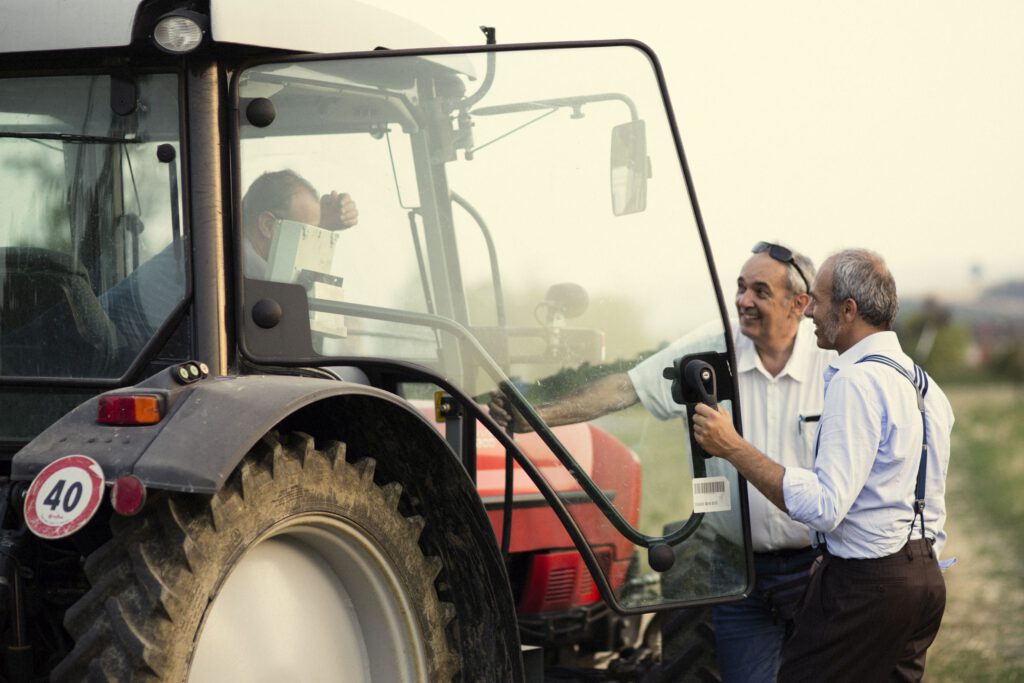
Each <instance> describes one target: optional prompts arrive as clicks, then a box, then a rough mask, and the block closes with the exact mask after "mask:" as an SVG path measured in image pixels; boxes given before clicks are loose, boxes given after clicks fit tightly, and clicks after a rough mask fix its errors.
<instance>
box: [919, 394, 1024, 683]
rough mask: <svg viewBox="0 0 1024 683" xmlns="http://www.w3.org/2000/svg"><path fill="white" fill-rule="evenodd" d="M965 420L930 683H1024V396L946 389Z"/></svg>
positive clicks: (955, 452) (957, 437) (951, 493)
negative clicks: (952, 559)
mask: <svg viewBox="0 0 1024 683" xmlns="http://www.w3.org/2000/svg"><path fill="white" fill-rule="evenodd" d="M947 394H948V395H949V398H950V402H951V403H952V404H953V410H954V413H955V414H956V425H955V426H954V428H953V449H952V457H951V461H950V473H949V477H948V492H947V496H946V498H947V510H948V514H949V521H948V522H947V525H946V529H947V531H948V533H949V543H948V545H947V546H946V551H945V552H944V555H945V556H946V557H954V556H955V557H958V559H959V562H958V564H957V565H955V566H954V567H953V568H952V569H950V570H949V571H948V572H947V573H946V590H947V605H946V614H945V617H944V618H943V623H942V629H941V630H940V631H939V636H938V638H937V639H936V641H935V643H934V645H932V648H931V649H930V650H929V656H928V669H927V671H928V676H927V678H928V680H931V681H942V682H949V683H953V682H960V681H963V682H965V683H969V682H974V681H979V682H980V681H1000V682H1003V681H1024V572H1022V571H1021V566H1022V563H1024V388H1021V387H1016V388H1015V387H1010V386H1000V385H993V386H977V387H957V386H952V387H947Z"/></svg>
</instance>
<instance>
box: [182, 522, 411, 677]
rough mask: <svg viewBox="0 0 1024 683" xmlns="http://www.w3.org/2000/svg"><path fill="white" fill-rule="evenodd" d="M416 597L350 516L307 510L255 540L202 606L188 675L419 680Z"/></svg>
mask: <svg viewBox="0 0 1024 683" xmlns="http://www.w3.org/2000/svg"><path fill="white" fill-rule="evenodd" d="M426 671H427V667H426V654H425V652H424V647H423V638H422V637H421V636H420V633H419V626H418V623H417V621H416V614H415V610H414V609H413V606H412V604H411V602H410V600H409V598H408V596H407V594H406V592H405V590H404V589H403V588H402V582H401V581H400V580H399V577H398V575H397V574H396V572H395V570H394V567H393V566H392V563H391V562H390V561H389V560H388V559H387V557H386V556H385V555H384V554H383V553H382V551H381V550H380V548H379V546H378V545H377V544H376V543H374V541H373V540H372V539H371V538H370V537H369V536H368V535H367V534H366V533H365V532H364V531H363V530H362V529H361V528H360V527H358V526H357V525H355V524H353V523H351V522H349V521H347V520H342V519H339V518H334V517H326V516H321V515H315V516H312V515H307V516H303V517H299V518H295V519H292V520H289V521H287V522H284V523H282V524H280V525H278V526H277V527H275V528H274V529H271V530H270V531H269V532H268V533H266V534H265V535H264V536H263V537H262V538H261V539H259V540H258V541H257V542H256V543H254V544H253V545H252V546H250V548H249V549H248V550H247V551H246V553H245V555H243V556H242V558H241V560H240V561H239V562H238V563H237V565H236V566H235V567H234V568H233V569H232V570H231V572H230V573H229V574H228V576H227V578H226V579H225V581H224V583H223V584H222V585H221V587H220V589H219V590H218V592H217V595H216V596H215V598H214V601H213V604H212V605H211V606H210V608H209V609H208V610H207V613H206V616H205V618H204V623H203V625H202V627H201V631H200V633H199V635H198V642H197V643H196V647H195V650H194V654H193V658H192V665H191V667H190V669H189V677H188V680H189V683H213V682H215V681H216V682H218V683H219V682H222V681H227V680H244V681H253V682H257V683H258V682H262V681H266V682H267V683H270V682H271V681H272V682H273V683H285V682H288V681H296V682H299V681H302V682H306V681H342V682H344V683H350V682H352V683H355V682H360V681H370V680H378V681H425V680H426Z"/></svg>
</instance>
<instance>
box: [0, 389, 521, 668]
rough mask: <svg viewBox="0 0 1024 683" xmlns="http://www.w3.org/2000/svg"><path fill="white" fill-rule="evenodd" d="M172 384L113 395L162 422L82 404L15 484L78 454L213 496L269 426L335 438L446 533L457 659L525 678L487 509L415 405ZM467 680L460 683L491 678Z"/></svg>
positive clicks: (21, 466)
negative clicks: (125, 420)
mask: <svg viewBox="0 0 1024 683" xmlns="http://www.w3.org/2000/svg"><path fill="white" fill-rule="evenodd" d="M171 376H172V375H171V373H170V372H166V373H160V375H157V376H154V377H153V378H151V379H149V380H147V381H146V382H144V383H142V384H140V385H137V386H135V387H131V388H128V389H119V390H117V391H115V392H110V393H118V394H121V393H156V394H158V395H160V396H162V397H163V399H164V401H165V406H166V414H165V415H166V416H165V417H164V419H163V420H162V421H161V422H160V423H159V424H157V425H151V426H133V427H115V426H109V425H101V424H97V422H96V416H97V410H98V404H99V397H96V398H93V399H90V400H89V401H86V402H85V403H83V404H81V405H80V406H78V407H77V408H76V409H75V410H73V411H71V412H70V413H68V414H67V415H66V416H65V417H63V418H62V419H61V420H59V421H57V422H56V423H54V424H53V425H51V426H50V427H49V428H48V429H47V430H46V431H44V432H43V433H42V434H40V435H39V436H38V437H37V438H36V439H35V440H33V441H32V442H31V443H29V444H28V445H26V446H25V447H24V448H23V449H22V450H21V451H19V452H18V453H17V455H16V456H15V458H14V461H13V463H12V477H13V478H15V479H19V480H25V479H31V478H32V477H33V476H35V474H37V473H38V472H39V471H40V470H41V469H42V468H43V467H45V466H46V465H47V464H49V463H50V462H52V461H54V460H56V459H57V458H60V457H62V456H65V455H72V454H83V455H88V456H89V457H91V458H93V459H94V460H96V462H97V463H99V464H100V466H101V467H102V468H103V472H104V476H105V478H106V480H107V481H108V482H111V481H113V480H115V479H116V478H117V477H120V476H123V475H126V474H133V475H135V476H136V477H138V478H139V479H141V480H142V482H143V483H144V484H145V485H146V486H147V488H150V489H166V490H170V491H180V492H186V493H198V494H212V493H215V492H216V491H217V490H219V488H220V487H221V486H222V485H223V483H224V482H225V480H226V479H227V478H228V476H229V475H230V474H231V472H232V471H233V470H234V468H235V467H236V466H237V465H238V463H239V462H240V461H241V460H242V458H244V457H245V455H246V453H248V452H249V450H250V449H251V448H252V446H253V445H254V444H255V443H256V442H257V441H258V440H259V439H260V438H261V437H262V436H263V435H264V434H265V433H267V432H268V431H270V430H271V429H275V428H276V429H279V430H281V431H300V432H305V433H307V434H310V435H311V436H313V438H314V439H315V440H316V441H317V442H321V443H322V442H324V441H327V440H331V439H334V440H338V441H341V442H343V443H344V444H345V447H346V452H347V453H348V454H350V457H351V458H352V459H358V458H360V457H364V456H368V457H373V458H375V459H376V461H377V466H376V468H375V475H374V478H375V479H377V480H379V481H381V482H390V481H397V482H400V483H401V484H402V488H403V493H404V498H405V500H406V501H407V502H406V503H404V504H406V505H409V506H411V507H412V508H413V510H411V511H410V512H414V513H415V514H419V515H421V516H423V518H424V521H425V523H426V524H427V525H430V526H432V527H433V528H435V529H441V530H443V531H442V534H443V539H444V542H443V543H442V544H441V545H440V547H436V548H430V549H429V551H430V552H431V553H434V554H437V555H440V556H441V557H442V560H443V562H444V566H445V567H446V568H447V572H448V578H449V581H450V582H451V583H450V586H449V588H448V589H446V590H447V591H448V592H449V593H450V595H448V596H447V597H446V598H445V599H449V600H451V601H452V603H453V604H454V606H455V609H456V612H457V614H458V617H459V624H460V628H459V632H458V634H457V638H458V640H459V641H460V642H461V646H462V648H463V651H475V652H485V653H487V656H486V657H483V658H478V659H480V660H481V661H489V662H491V663H492V664H494V665H497V666H498V667H499V668H500V669H504V670H505V671H508V672H512V678H514V679H517V680H518V679H521V678H522V666H523V665H522V660H521V659H520V655H519V644H518V627H517V622H516V616H515V606H514V600H513V597H512V594H511V590H510V585H509V581H508V576H507V574H506V571H505V564H504V561H503V560H502V557H501V552H500V550H499V548H498V544H497V539H496V537H495V535H494V530H493V528H492V527H491V524H490V521H489V520H488V518H487V514H486V512H485V510H484V506H483V502H482V501H481V500H480V497H479V494H478V493H477V490H476V487H475V486H474V484H473V480H472V478H471V477H470V476H469V473H468V472H467V471H466V470H465V468H464V467H463V466H462V463H461V462H460V461H459V459H458V458H457V456H456V454H455V453H454V451H452V449H451V448H450V447H449V446H448V444H447V442H446V441H445V440H444V439H443V438H442V437H441V435H440V434H439V433H438V431H437V430H436V429H435V428H434V427H433V425H432V424H431V423H430V422H428V421H427V420H426V418H424V417H423V416H422V415H421V414H420V413H419V412H418V411H417V410H416V409H415V408H414V407H413V406H411V405H410V404H409V403H408V402H406V401H404V400H403V399H401V398H400V397H398V396H396V395H394V394H391V393H388V392H385V391H383V390H380V389H376V388H374V387H370V386H367V385H363V384H357V383H353V382H343V381H332V380H327V379H315V378H307V377H295V376H272V375H249V376H238V377H219V378H210V379H203V380H200V381H198V382H196V383H194V384H189V385H185V386H178V387H175V386H174V382H173V381H172V380H170V379H169V378H170V377H171ZM483 625H486V626H483ZM495 633H501V634H502V637H501V638H500V641H502V642H499V643H496V642H495ZM464 673H468V674H470V675H469V677H468V678H467V680H482V679H486V678H489V675H488V674H485V673H484V672H482V671H468V672H464Z"/></svg>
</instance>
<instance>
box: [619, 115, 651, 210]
mask: <svg viewBox="0 0 1024 683" xmlns="http://www.w3.org/2000/svg"><path fill="white" fill-rule="evenodd" d="M647 177H648V161H647V133H646V126H645V124H644V122H643V120H637V121H629V122H628V123H622V124H619V125H618V126H615V127H614V128H612V153H611V189H612V213H613V214H615V215H616V216H625V215H627V214H631V213H639V212H640V211H643V210H645V209H646V208H647Z"/></svg>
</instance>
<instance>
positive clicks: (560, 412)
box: [489, 372, 640, 432]
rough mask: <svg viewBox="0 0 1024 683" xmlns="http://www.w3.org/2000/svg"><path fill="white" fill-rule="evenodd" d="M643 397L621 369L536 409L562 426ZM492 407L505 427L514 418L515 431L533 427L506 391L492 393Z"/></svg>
mask: <svg viewBox="0 0 1024 683" xmlns="http://www.w3.org/2000/svg"><path fill="white" fill-rule="evenodd" d="M639 400H640V399H639V397H638V396H637V393H636V389H634V388H633V382H632V381H630V379H629V375H627V374H626V373H624V372H619V373H616V374H614V375H608V376H606V377H602V378H600V379H597V380H594V381H593V382H590V383H588V384H585V385H583V386H582V387H580V388H579V389H577V390H576V391H574V392H572V393H571V394H569V395H567V396H563V397H562V398H559V399H557V400H555V401H551V402H549V403H542V404H540V405H539V406H536V411H537V413H538V414H539V415H540V417H541V419H543V420H544V422H545V423H547V425H548V426H549V427H558V426H559V425H565V424H575V423H577V422H586V421H588V420H593V419H596V418H598V417H601V416H602V415H607V414H608V413H612V412H615V411H617V410H622V409H623V408H628V407H629V406H631V405H633V404H634V403H636V402H637V401H639ZM489 408H490V415H491V417H492V418H494V421H495V422H497V423H498V424H499V425H501V426H502V427H507V426H508V424H509V423H510V422H512V423H513V431H515V432H529V431H533V428H532V427H530V425H528V424H527V423H526V420H525V419H524V418H523V416H522V415H520V414H519V413H518V412H517V411H516V410H514V409H513V408H512V406H511V405H510V404H509V401H508V399H507V398H506V397H505V396H503V395H502V394H499V393H495V394H492V395H491V402H490V404H489ZM513 420H514V422H513Z"/></svg>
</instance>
